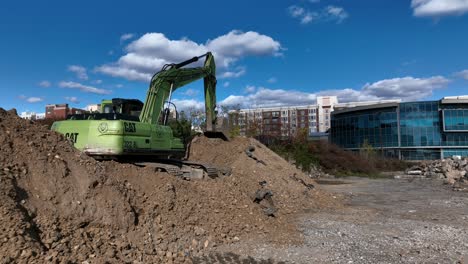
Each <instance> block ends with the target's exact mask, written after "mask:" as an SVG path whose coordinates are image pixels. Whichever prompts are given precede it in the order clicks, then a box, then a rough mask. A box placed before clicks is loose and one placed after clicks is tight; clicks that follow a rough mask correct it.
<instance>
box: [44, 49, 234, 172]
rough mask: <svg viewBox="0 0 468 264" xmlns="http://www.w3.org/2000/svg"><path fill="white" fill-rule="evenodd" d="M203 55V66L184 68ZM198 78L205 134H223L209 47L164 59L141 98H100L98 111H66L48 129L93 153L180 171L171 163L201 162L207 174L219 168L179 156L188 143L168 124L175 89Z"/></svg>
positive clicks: (79, 147)
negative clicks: (169, 60)
mask: <svg viewBox="0 0 468 264" xmlns="http://www.w3.org/2000/svg"><path fill="white" fill-rule="evenodd" d="M203 57H205V63H204V65H203V66H202V67H194V68H183V67H184V66H187V65H189V64H191V63H194V62H196V61H198V60H199V59H201V58H203ZM202 78H203V79H204V90H205V110H206V113H205V116H206V131H204V134H205V135H206V136H207V137H211V138H212V137H218V138H222V139H224V140H227V137H226V136H225V135H224V133H221V132H218V131H216V66H215V62H214V58H213V55H212V54H211V53H210V52H208V53H206V54H204V55H201V56H198V57H193V58H192V59H189V60H187V61H184V62H181V63H177V64H174V63H173V64H166V65H164V67H163V68H162V69H161V70H160V71H159V72H157V73H156V74H154V75H153V77H152V78H151V81H150V86H149V89H148V92H147V96H146V100H145V102H144V104H142V103H141V102H140V101H139V100H135V99H120V98H115V99H112V100H104V101H103V102H102V105H101V113H89V114H80V115H72V116H69V117H68V119H67V120H64V121H57V122H54V124H53V125H52V130H54V131H57V132H59V133H61V134H63V135H64V136H65V138H67V139H69V140H70V141H71V142H72V143H73V144H74V146H75V147H76V148H77V149H79V150H81V151H83V152H85V153H86V154H88V155H90V156H93V157H95V158H97V159H114V160H125V161H128V160H132V161H135V162H139V164H143V163H142V162H145V163H144V165H145V166H148V165H149V166H153V167H156V168H160V169H163V170H166V171H170V172H173V173H174V174H181V171H177V169H176V168H173V167H171V166H176V167H179V169H180V168H181V167H182V166H186V165H189V166H191V167H192V168H193V167H201V168H202V169H204V170H205V172H206V173H208V175H209V174H210V173H211V175H214V174H216V173H217V172H215V171H214V170H215V169H214V168H213V167H211V166H209V165H206V164H201V165H200V164H194V163H191V162H188V161H182V157H184V156H185V155H186V147H185V146H184V144H183V142H182V140H181V139H180V138H176V137H174V136H173V131H172V130H171V128H170V127H169V126H168V120H169V115H170V111H169V105H170V104H172V103H171V98H172V94H173V93H174V91H175V90H177V89H178V88H180V87H182V86H184V85H187V84H189V83H191V82H193V81H196V80H199V79H202ZM165 105H166V106H165ZM149 162H151V163H149ZM150 164H153V165H150ZM154 164H157V165H154Z"/></svg>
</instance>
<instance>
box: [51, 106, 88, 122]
mask: <svg viewBox="0 0 468 264" xmlns="http://www.w3.org/2000/svg"><path fill="white" fill-rule="evenodd" d="M45 110H46V111H45V118H46V119H55V120H63V119H66V118H67V115H73V114H83V113H86V111H85V110H82V109H78V108H70V107H68V104H48V105H46V107H45Z"/></svg>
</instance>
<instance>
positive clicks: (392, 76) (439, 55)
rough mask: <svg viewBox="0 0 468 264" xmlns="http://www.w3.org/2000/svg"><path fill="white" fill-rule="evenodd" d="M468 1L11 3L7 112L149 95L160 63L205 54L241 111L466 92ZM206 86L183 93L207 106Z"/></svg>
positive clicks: (186, 103) (181, 101) (4, 61)
mask: <svg viewBox="0 0 468 264" xmlns="http://www.w3.org/2000/svg"><path fill="white" fill-rule="evenodd" d="M466 13H468V0H398V1H391V0H372V1H371V0H368V1H362V0H361V1H360V0H347V1H345V0H281V1H243V0H238V1H229V2H227V1H211V0H210V1H164V2H163V1H133V2H131V1H79V2H74V3H70V2H68V1H3V2H2V3H1V4H0V36H1V41H0V58H1V60H0V88H1V91H2V96H1V97H0V107H2V108H6V109H9V108H12V107H15V108H17V109H18V111H20V112H21V111H26V110H29V111H36V112H43V111H44V106H45V104H49V103H64V102H68V103H69V104H71V105H72V106H74V107H84V106H86V105H87V104H91V103H98V102H99V101H100V100H101V99H105V98H113V97H123V98H138V99H141V100H144V98H145V95H146V90H147V88H148V78H149V77H148V76H150V75H151V73H154V72H156V71H158V70H159V69H160V67H161V65H162V64H164V63H167V62H180V61H182V60H185V59H188V58H190V57H192V56H195V55H200V54H202V53H204V52H206V51H207V50H211V51H213V52H214V54H215V58H216V63H217V66H218V90H217V91H218V101H219V103H220V104H224V105H237V104H240V105H241V106H242V107H256V106H277V105H293V104H313V103H314V101H315V97H316V96H318V95H337V96H338V97H339V100H340V101H341V102H346V101H362V100H379V99H395V98H401V99H403V100H406V101H412V100H424V99H439V98H441V97H443V96H452V95H466V94H468V60H467V58H468V49H467V47H468V14H466ZM202 86H203V83H202V82H201V81H198V82H195V83H193V84H191V85H189V86H187V87H184V88H182V89H180V90H177V91H176V92H175V99H176V103H177V104H178V105H179V107H200V106H201V105H202V94H203V87H202Z"/></svg>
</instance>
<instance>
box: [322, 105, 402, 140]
mask: <svg viewBox="0 0 468 264" xmlns="http://www.w3.org/2000/svg"><path fill="white" fill-rule="evenodd" d="M331 127H332V129H331V130H332V133H331V137H332V142H334V143H335V144H337V145H339V146H341V147H344V148H360V147H362V146H363V145H364V144H365V143H367V144H370V145H371V146H373V147H376V148H381V147H398V122H397V111H396V107H394V108H384V109H378V110H377V111H376V110H364V111H356V112H352V113H346V114H342V115H335V116H333V118H332V126H331Z"/></svg>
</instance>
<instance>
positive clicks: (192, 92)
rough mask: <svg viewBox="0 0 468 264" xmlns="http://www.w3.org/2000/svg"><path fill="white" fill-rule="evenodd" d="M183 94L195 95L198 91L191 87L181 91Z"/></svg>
mask: <svg viewBox="0 0 468 264" xmlns="http://www.w3.org/2000/svg"><path fill="white" fill-rule="evenodd" d="M182 94H183V95H186V96H196V95H197V94H198V91H197V90H195V89H192V88H189V89H187V90H186V91H185V92H183V93H182Z"/></svg>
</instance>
